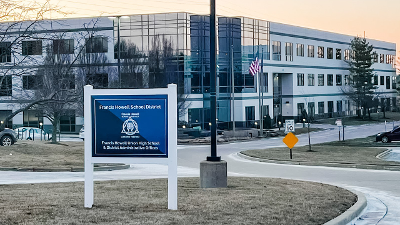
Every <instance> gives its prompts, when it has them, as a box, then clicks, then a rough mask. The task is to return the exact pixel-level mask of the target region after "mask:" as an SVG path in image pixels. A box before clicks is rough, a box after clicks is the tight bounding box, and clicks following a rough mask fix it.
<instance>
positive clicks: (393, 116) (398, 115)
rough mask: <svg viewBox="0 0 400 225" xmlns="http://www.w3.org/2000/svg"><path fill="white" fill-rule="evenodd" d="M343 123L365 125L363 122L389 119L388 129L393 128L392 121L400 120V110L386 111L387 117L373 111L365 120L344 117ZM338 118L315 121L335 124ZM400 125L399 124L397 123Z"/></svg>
mask: <svg viewBox="0 0 400 225" xmlns="http://www.w3.org/2000/svg"><path fill="white" fill-rule="evenodd" d="M341 119H342V123H343V125H345V126H351V125H363V124H370V123H382V122H385V121H387V122H388V123H389V124H388V129H390V128H391V123H392V122H393V121H400V112H386V115H385V118H383V113H382V112H380V113H371V119H369V118H368V114H367V116H366V118H365V120H363V119H362V118H358V117H357V116H353V117H343V118H341ZM336 120H337V118H327V119H318V120H317V121H315V122H313V123H324V124H332V125H335V121H336ZM395 125H399V124H395Z"/></svg>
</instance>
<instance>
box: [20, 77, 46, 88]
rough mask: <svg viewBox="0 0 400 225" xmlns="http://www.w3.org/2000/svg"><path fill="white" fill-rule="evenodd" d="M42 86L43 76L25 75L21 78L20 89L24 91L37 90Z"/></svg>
mask: <svg viewBox="0 0 400 225" xmlns="http://www.w3.org/2000/svg"><path fill="white" fill-rule="evenodd" d="M42 84H43V76H41V75H27V76H22V88H23V89H25V90H37V89H38V88H40V87H41V85H42Z"/></svg>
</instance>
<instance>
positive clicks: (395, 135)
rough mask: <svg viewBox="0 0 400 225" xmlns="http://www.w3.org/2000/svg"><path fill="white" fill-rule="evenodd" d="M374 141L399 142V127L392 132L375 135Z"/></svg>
mask: <svg viewBox="0 0 400 225" xmlns="http://www.w3.org/2000/svg"><path fill="white" fill-rule="evenodd" d="M376 141H377V142H378V141H382V143H387V142H391V141H400V127H399V126H398V127H395V128H394V129H393V130H391V131H388V132H383V133H378V134H377V135H376Z"/></svg>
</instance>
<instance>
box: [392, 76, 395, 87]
mask: <svg viewBox="0 0 400 225" xmlns="http://www.w3.org/2000/svg"><path fill="white" fill-rule="evenodd" d="M392 89H396V77H392Z"/></svg>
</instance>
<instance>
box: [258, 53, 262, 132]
mask: <svg viewBox="0 0 400 225" xmlns="http://www.w3.org/2000/svg"><path fill="white" fill-rule="evenodd" d="M257 60H258V59H257ZM257 75H258V113H259V116H258V117H259V118H260V133H259V137H262V136H263V127H262V109H261V108H262V107H261V76H260V70H257Z"/></svg>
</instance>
